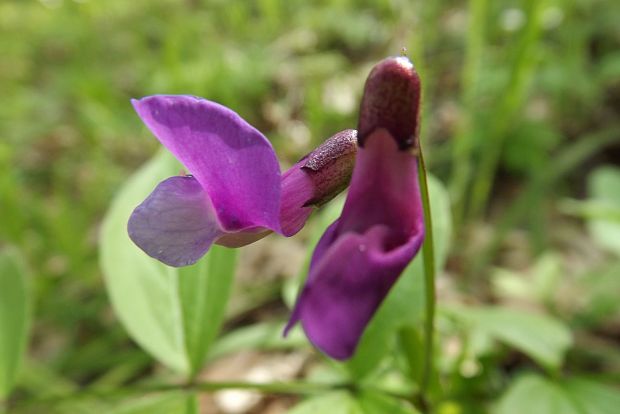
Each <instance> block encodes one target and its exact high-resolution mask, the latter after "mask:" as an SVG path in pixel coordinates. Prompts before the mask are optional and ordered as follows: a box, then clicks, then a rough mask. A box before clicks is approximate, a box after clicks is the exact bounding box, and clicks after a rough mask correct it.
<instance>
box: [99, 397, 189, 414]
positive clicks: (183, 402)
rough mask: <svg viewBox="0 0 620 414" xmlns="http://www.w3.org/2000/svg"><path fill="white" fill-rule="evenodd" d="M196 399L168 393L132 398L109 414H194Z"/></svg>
mask: <svg viewBox="0 0 620 414" xmlns="http://www.w3.org/2000/svg"><path fill="white" fill-rule="evenodd" d="M197 408H198V407H197V403H196V397H195V396H194V395H192V394H186V393H182V392H168V393H162V394H154V395H147V396H145V397H140V398H133V399H129V400H126V401H123V402H122V403H120V404H118V405H117V406H116V407H114V408H113V409H112V410H110V413H111V414H194V413H197V412H198V409H197Z"/></svg>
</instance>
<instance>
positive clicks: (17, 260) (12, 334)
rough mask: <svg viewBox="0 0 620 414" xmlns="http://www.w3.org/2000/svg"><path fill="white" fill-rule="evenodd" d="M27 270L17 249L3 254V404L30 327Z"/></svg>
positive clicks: (0, 315) (0, 257) (0, 265)
mask: <svg viewBox="0 0 620 414" xmlns="http://www.w3.org/2000/svg"><path fill="white" fill-rule="evenodd" d="M25 274H26V270H25V266H24V264H23V262H22V260H21V257H20V256H19V254H18V252H17V251H15V250H13V249H5V250H1V251H0V400H2V399H4V398H5V397H7V396H8V395H9V393H10V392H11V389H12V388H13V385H14V383H15V377H16V375H17V372H18V370H19V367H20V363H21V361H22V357H23V354H24V350H25V348H26V343H27V337H28V330H29V327H30V295H29V291H28V289H27V287H26V280H25Z"/></svg>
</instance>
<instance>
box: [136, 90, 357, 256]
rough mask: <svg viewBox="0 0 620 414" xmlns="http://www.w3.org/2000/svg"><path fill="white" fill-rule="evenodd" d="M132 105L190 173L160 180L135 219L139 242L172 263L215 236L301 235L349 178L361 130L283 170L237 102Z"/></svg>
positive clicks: (241, 240)
mask: <svg viewBox="0 0 620 414" xmlns="http://www.w3.org/2000/svg"><path fill="white" fill-rule="evenodd" d="M132 103H133V105H134V108H135V109H136V111H137V112H138V115H139V116H140V118H141V119H142V121H143V122H144V123H145V124H146V126H147V127H148V128H149V129H150V130H151V132H152V133H153V134H154V135H155V136H156V137H157V139H159V141H160V142H161V143H162V144H163V145H164V146H165V147H166V148H167V149H168V150H169V151H170V152H171V153H172V154H173V155H174V156H175V157H176V158H177V159H178V160H179V161H180V162H181V163H182V164H183V165H184V166H185V168H186V169H187V171H188V172H189V174H190V175H184V176H176V177H170V178H168V179H166V180H164V181H162V182H161V183H160V184H159V185H158V186H157V187H156V188H155V189H154V190H153V192H152V193H151V194H150V195H149V196H148V197H147V198H146V200H144V201H143V202H142V204H140V205H139V206H138V207H137V208H136V209H135V210H134V211H133V213H132V215H131V217H130V219H129V223H128V232H129V236H130V238H131V239H132V240H133V242H134V243H136V245H138V246H139V247H140V248H141V249H142V250H144V251H145V252H146V253H147V254H148V255H150V256H152V257H154V258H156V259H158V260H160V261H162V262H163V263H166V264H168V265H170V266H176V267H179V266H187V265H190V264H192V263H195V262H196V261H197V260H198V259H200V258H201V257H202V256H203V255H204V254H205V253H206V252H207V251H208V250H209V248H210V246H211V245H212V244H213V243H218V244H222V245H225V246H229V247H239V246H242V245H244V244H248V243H251V242H253V241H256V240H258V239H260V238H261V237H264V236H265V235H267V234H269V233H270V232H272V231H273V232H277V233H280V234H283V235H285V236H290V235H293V234H295V233H297V232H298V231H299V230H300V229H301V228H302V227H303V225H304V224H305V222H306V220H307V218H308V216H309V215H310V214H311V212H312V209H313V206H317V205H321V204H323V203H325V202H326V201H329V200H330V199H331V198H333V197H334V196H336V195H337V194H338V193H339V192H340V191H342V190H343V189H344V188H346V186H347V184H348V182H349V180H350V177H351V170H352V166H353V161H354V156H355V151H356V143H355V141H356V132H355V131H354V130H345V131H342V132H340V133H338V134H336V135H334V136H333V137H332V138H330V139H329V140H327V141H326V142H325V143H324V144H322V145H321V146H320V147H319V148H317V149H316V150H315V151H313V152H312V153H310V154H309V155H308V156H306V157H304V158H303V159H302V160H301V161H300V162H298V163H297V164H295V165H294V166H293V167H292V168H291V169H290V170H288V171H287V172H286V173H285V174H283V175H281V174H280V167H279V164H278V159H277V157H276V154H275V152H274V150H273V147H272V146H271V144H270V143H269V141H268V140H267V138H265V137H264V136H263V134H261V133H260V132H259V131H258V130H256V129H255V128H254V127H252V126H251V125H250V124H248V123H247V122H246V121H245V120H243V119H242V118H241V117H240V116H239V115H237V114H236V113H235V112H233V111H232V110H231V109H228V108H226V107H224V106H222V105H220V104H217V103H215V102H211V101H208V100H205V99H201V98H196V97H192V96H182V95H158V96H150V97H146V98H142V99H139V100H133V101H132Z"/></svg>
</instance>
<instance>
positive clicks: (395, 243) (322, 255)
mask: <svg viewBox="0 0 620 414" xmlns="http://www.w3.org/2000/svg"><path fill="white" fill-rule="evenodd" d="M419 107H420V78H419V77H418V75H417V73H416V71H415V69H414V67H413V65H412V64H411V62H410V61H409V60H408V59H407V58H405V57H396V58H388V59H385V60H383V61H382V62H380V63H378V64H377V65H376V66H375V67H374V68H373V70H372V72H371V73H370V75H369V77H368V80H367V81H366V86H365V88H364V96H363V99H362V103H361V107H360V117H359V123H358V145H359V149H358V151H357V155H356V161H355V167H354V169H353V177H352V179H351V185H350V188H349V193H348V196H347V199H346V202H345V205H344V208H343V211H342V214H341V216H340V218H339V219H338V220H336V221H335V222H334V223H333V224H331V225H330V226H329V227H328V229H327V230H326V232H325V234H323V237H322V238H321V239H320V241H319V243H318V245H317V246H316V249H315V251H314V255H313V257H312V261H311V263H310V271H309V274H308V279H307V281H306V284H305V286H304V287H303V290H302V291H301V293H300V295H299V297H298V300H297V304H296V306H295V309H294V311H293V314H292V316H291V319H290V321H289V323H288V325H287V327H286V330H285V332H287V331H288V330H289V329H290V328H291V327H292V326H293V325H294V324H295V323H296V322H297V321H301V324H302V326H303V329H304V330H305V332H306V334H307V336H308V338H309V339H310V341H311V342H312V343H313V344H314V345H315V346H316V347H317V348H319V349H320V350H321V351H323V352H324V353H326V354H327V355H329V356H330V357H332V358H335V359H341V360H342V359H347V358H350V357H351V356H352V355H353V353H354V352H355V348H356V347H357V344H358V342H359V340H360V337H361V335H362V333H363V332H364V329H365V328H366V325H367V324H368V323H369V321H370V320H371V318H372V316H373V315H374V313H375V312H376V310H377V308H378V307H379V305H380V304H381V303H382V301H383V300H384V299H385V297H386V295H387V294H388V292H389V290H390V288H391V287H392V286H393V285H394V283H395V282H396V281H397V279H398V277H399V276H400V274H401V273H402V272H403V270H404V269H405V267H406V266H407V265H408V264H409V262H411V260H412V259H413V258H414V256H415V255H416V254H417V252H418V250H419V249H420V246H421V244H422V241H423V239H424V217H423V209H422V202H421V198H420V189H419V186H418V170H417V168H418V161H417V151H418V149H419V147H418V130H419Z"/></svg>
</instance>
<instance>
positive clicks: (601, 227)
mask: <svg viewBox="0 0 620 414" xmlns="http://www.w3.org/2000/svg"><path fill="white" fill-rule="evenodd" d="M588 192H589V193H590V196H591V198H592V200H593V201H594V202H596V203H597V206H598V210H605V206H607V208H606V209H607V210H608V211H609V212H610V213H609V214H607V215H601V217H595V218H592V219H591V220H589V221H588V228H589V230H590V232H591V233H592V236H593V237H594V238H595V239H596V241H597V242H598V243H599V244H600V245H601V246H603V247H605V248H607V249H609V250H610V251H613V252H615V253H616V254H619V255H620V220H619V219H618V205H620V168H617V167H611V166H605V167H600V168H598V169H597V170H595V171H594V172H593V173H592V174H590V176H589V177H588ZM614 211H615V215H614V214H611V212H614Z"/></svg>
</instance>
